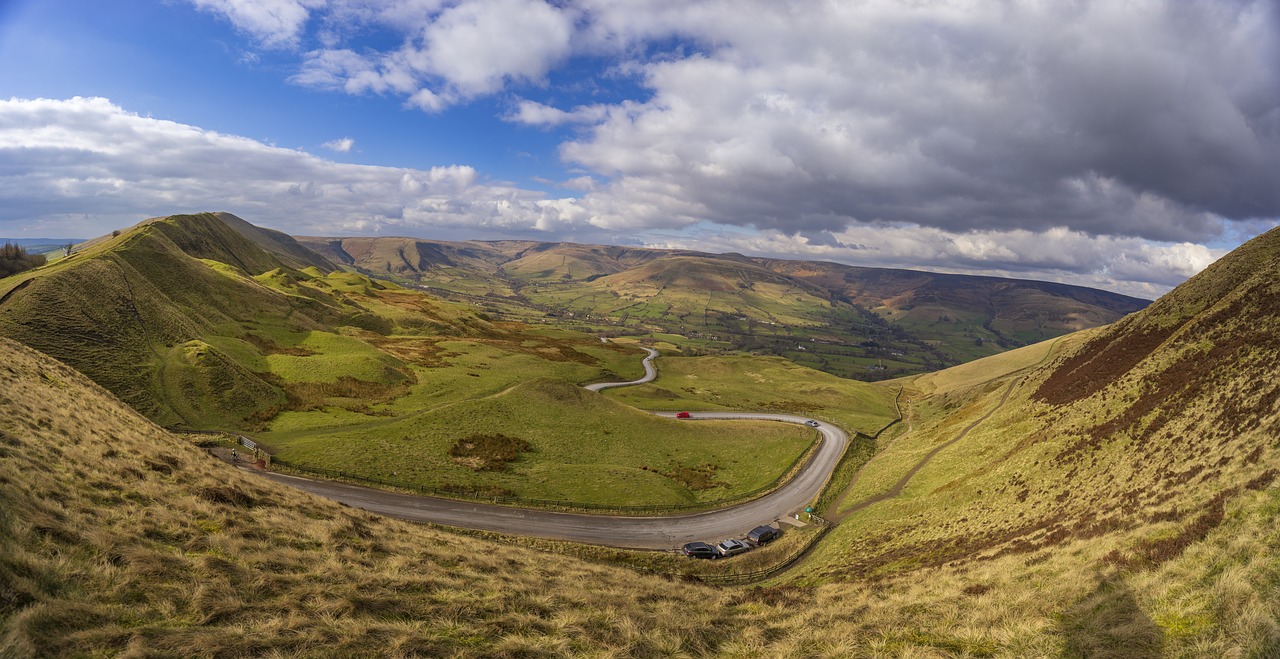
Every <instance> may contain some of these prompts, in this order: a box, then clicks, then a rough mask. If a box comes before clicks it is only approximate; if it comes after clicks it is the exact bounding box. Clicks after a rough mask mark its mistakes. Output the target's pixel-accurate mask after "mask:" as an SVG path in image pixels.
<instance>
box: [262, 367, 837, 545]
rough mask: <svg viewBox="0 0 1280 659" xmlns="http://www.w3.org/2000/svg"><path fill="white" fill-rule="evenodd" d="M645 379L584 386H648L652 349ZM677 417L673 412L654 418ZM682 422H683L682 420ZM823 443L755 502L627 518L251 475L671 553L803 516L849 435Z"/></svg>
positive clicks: (437, 513)
mask: <svg viewBox="0 0 1280 659" xmlns="http://www.w3.org/2000/svg"><path fill="white" fill-rule="evenodd" d="M645 350H646V351H647V352H648V353H649V354H648V356H647V357H645V358H644V367H645V376H644V377H642V378H640V379H639V380H633V381H631V382H603V383H597V384H592V385H587V387H586V388H587V389H590V390H591V391H600V390H602V389H608V388H611V387H619V386H626V385H633V384H642V383H645V382H652V381H653V380H654V378H656V377H657V368H656V367H655V366H654V364H653V360H654V359H655V358H656V357H657V356H658V353H657V351H656V350H652V349H649V348H645ZM653 414H656V415H658V416H662V417H668V418H672V419H674V418H675V415H676V413H675V412H653ZM689 414H690V417H691V418H690V419H688V421H689V422H696V421H699V420H711V419H734V420H759V421H779V422H783V423H797V424H805V423H807V422H808V421H809V418H808V417H803V416H796V415H792V414H771V413H764V412H758V413H757V412H690V413H689ZM681 422H682V423H684V422H685V420H682V421H681ZM817 424H818V425H817V428H816V429H817V430H818V432H820V433H821V434H822V442H821V444H820V445H819V446H818V449H817V450H816V451H815V452H813V454H812V455H811V456H810V457H809V459H808V460H807V461H806V462H805V464H804V465H803V466H802V467H801V468H800V470H799V471H798V472H797V473H796V474H795V476H794V477H792V478H791V479H789V480H788V481H787V482H786V483H784V484H782V485H781V486H779V487H778V488H777V489H775V490H773V491H772V492H770V493H768V494H766V495H764V496H761V497H759V498H757V499H753V500H751V501H747V502H744V503H740V504H737V505H734V506H729V507H726V508H718V509H715V510H707V511H702V512H697V513H690V514H682V515H666V516H655V517H630V516H626V517H624V516H614V515H587V514H581V513H566V512H557V511H550V510H537V509H529V508H514V507H510V506H498V505H492V504H485V503H478V502H473V501H458V500H453V499H440V498H436V497H428V496H421V495H414V494H402V493H399V492H388V491H385V490H378V489H374V488H369V487H362V486H359V485H351V484H348V483H340V482H336V481H325V480H315V479H311V478H304V477H301V476H294V475H291V474H279V473H274V472H264V471H257V472H256V473H258V474H259V475H261V476H262V477H264V478H268V479H270V480H273V481H276V482H278V483H283V484H286V485H289V486H292V487H295V488H297V489H300V490H304V491H307V492H310V493H312V494H318V495H320V496H323V497H325V498H328V499H332V500H334V501H338V502H341V503H344V504H347V505H349V506H353V507H355V508H361V509H364V510H368V511H370V512H374V513H378V514H381V515H387V516H389V517H397V518H400V519H406V520H410V521H415V522H430V523H434V524H444V525H447V526H456V527H461V528H468V529H477V530H482V531H496V532H499V533H510V534H516V535H526V536H533V537H538V538H549V539H554V540H569V541H573V542H582V543H588V544H596V545H606V546H611V547H622V548H633V549H673V548H676V547H679V546H680V545H683V544H685V543H687V542H693V541H698V540H701V541H704V542H714V541H718V540H721V539H724V538H727V537H735V536H741V535H742V534H744V533H746V532H747V531H749V530H751V529H752V528H754V527H756V526H760V525H762V524H770V523H774V522H776V521H778V520H779V519H781V518H783V517H787V516H790V515H791V514H792V513H794V512H796V511H798V510H801V509H802V508H803V507H804V506H805V505H806V504H808V503H809V502H810V501H812V500H813V499H814V498H816V497H817V496H818V493H819V492H821V490H822V487H823V486H824V485H825V484H826V481H827V478H828V477H829V476H830V475H831V472H832V471H833V470H834V469H835V467H836V464H837V463H838V462H839V461H840V457H841V456H842V455H844V451H845V448H846V447H847V446H848V445H849V436H848V435H847V434H846V433H845V432H844V430H842V429H840V428H839V427H837V426H834V425H832V424H829V423H825V422H817Z"/></svg>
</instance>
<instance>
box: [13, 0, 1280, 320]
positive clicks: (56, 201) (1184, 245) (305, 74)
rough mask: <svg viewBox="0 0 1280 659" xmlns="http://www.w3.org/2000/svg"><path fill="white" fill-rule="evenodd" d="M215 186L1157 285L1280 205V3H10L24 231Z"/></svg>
mask: <svg viewBox="0 0 1280 659" xmlns="http://www.w3.org/2000/svg"><path fill="white" fill-rule="evenodd" d="M201 210H226V211H230V212H233V213H236V214H237V215H240V216H241V217H244V218H245V219H247V220H250V221H252V222H255V223H258V224H261V225H265V226H270V227H274V228H277V229H281V230H284V231H287V232H290V233H294V234H306V235H355V234H361V235H375V234H380V235H409V236H422V237H431V238H442V239H463V238H478V239H496V238H528V239H539V240H574V241H578V242H602V243H610V244H627V245H650V246H671V247H687V248H695V249H703V250H708V251H737V252H743V253H749V254H760V255H772V256H784V257H792V258H815V259H824V260H834V261H841V262H846V263H853V264H859V265H875V266H895V267H910V268H922V269H930V270H939V271H949V272H968V273H982V274H997V275H1005V276H1015V277H1023V278H1035V279H1046V280H1052V281H1064V282H1067V283H1075V284H1083V285H1089V286H1096V287H1100V288H1105V289H1109V290H1114V291H1118V292H1123V293H1129V294H1134V295H1139V296H1143V297H1154V296H1156V295H1159V294H1160V293H1162V292H1164V291H1165V290H1167V289H1168V288H1169V287H1171V286H1173V285H1176V284H1177V283H1179V282H1181V281H1182V280H1183V279H1185V278H1186V277H1188V276H1190V275H1192V274H1194V273H1195V272H1197V271H1199V270H1200V269H1202V268H1203V267H1204V266H1206V265H1207V264H1208V263H1210V262H1212V261H1213V259H1215V258H1217V257H1218V256H1220V255H1222V254H1223V253H1225V252H1226V251H1228V250H1230V249H1231V248H1233V247H1235V246H1236V245H1238V244H1240V243H1241V242H1242V241H1244V240H1247V239H1248V238H1250V237H1252V236H1254V235H1256V234H1258V233H1260V232H1262V231H1265V230H1267V229H1269V228H1271V227H1273V226H1276V225H1277V224H1280V8H1277V3H1276V2H1275V1H1274V0H1261V1H1252V2H1250V1H1244V0H1241V1H1236V0H1201V1H1196V0H1167V1H1159V0H1127V1H1125V2H1118V1H1116V0H1041V1H1029V0H1028V1H1024V0H1000V1H996V0H839V1H837V0H827V1H822V0H795V1H791V2H778V1H776V0H758V1H757V0H723V1H721V0H701V1H700V0H632V1H629V2H617V1H612V0H552V1H545V0H113V1H112V2H101V1H100V0H0V236H4V237H90V236H94V235H100V234H102V233H105V232H108V231H110V230H111V229H114V228H118V227H123V226H127V225H130V224H133V223H135V222H137V221H139V220H141V219H144V218H146V217H151V216H156V215H167V214H172V213H177V212H189V211H201Z"/></svg>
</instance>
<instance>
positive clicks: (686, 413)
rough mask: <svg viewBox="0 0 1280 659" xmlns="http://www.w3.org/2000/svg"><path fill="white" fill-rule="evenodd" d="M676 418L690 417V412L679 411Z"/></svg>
mask: <svg viewBox="0 0 1280 659" xmlns="http://www.w3.org/2000/svg"><path fill="white" fill-rule="evenodd" d="M676 418H677V419H688V418H689V413H688V412H679V413H677V414H676Z"/></svg>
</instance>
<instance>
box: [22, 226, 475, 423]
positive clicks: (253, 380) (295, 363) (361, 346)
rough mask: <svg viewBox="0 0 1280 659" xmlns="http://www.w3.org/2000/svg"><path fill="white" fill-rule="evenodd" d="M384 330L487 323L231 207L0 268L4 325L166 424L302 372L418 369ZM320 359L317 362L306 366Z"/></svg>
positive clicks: (248, 405)
mask: <svg viewBox="0 0 1280 659" xmlns="http://www.w3.org/2000/svg"><path fill="white" fill-rule="evenodd" d="M299 267H303V269H299ZM392 331H397V332H402V333H431V334H446V335H455V336H457V335H471V334H476V333H485V332H490V331H491V325H490V324H489V323H488V322H486V321H483V320H480V319H479V318H477V317H475V316H474V314H472V313H471V312H469V311H465V310H462V309H458V308H455V307H453V306H451V305H448V304H445V303H438V302H432V301H430V300H428V299H427V298H426V297H425V296H422V295H421V294H417V293H409V292H407V291H400V290H398V289H397V287H395V286H394V285H390V284H383V283H378V282H374V281H372V280H369V279H368V278H366V277H364V276H361V275H354V274H349V273H345V272H341V271H338V270H336V269H335V268H334V267H333V266H332V264H329V263H327V262H326V261H324V260H323V259H322V258H320V257H319V256H318V255H315V254H314V253H311V252H310V251H309V250H307V249H306V248H304V247H302V246H301V245H299V244H297V243H296V242H295V241H293V240H292V239H291V238H289V237H288V236H286V235H284V234H280V233H278V232H272V231H268V230H264V229H259V228H257V227H253V226H252V225H249V224H248V223H246V222H244V221H243V220H240V219H239V218H235V217H234V216H230V215H226V214H208V213H206V214H200V215H176V216H172V217H167V218H156V219H153V220H148V221H146V222H143V223H141V224H139V225H138V226H136V227H134V228H132V229H130V230H128V231H126V232H123V233H121V234H120V235H118V236H115V237H109V238H105V239H102V240H100V241H97V242H96V243H95V244H93V245H92V246H90V247H88V248H86V249H83V250H82V251H80V252H77V253H76V254H74V255H73V256H72V257H71V258H68V259H64V260H61V261H58V262H56V263H54V264H52V265H50V266H47V267H45V268H41V269H37V270H34V271H29V272H27V273H23V274H21V275H17V276H15V277H10V278H8V279H5V280H0V335H3V336H8V337H11V338H14V339H17V340H19V341H22V342H24V343H26V344H28V345H31V346H33V347H35V348H37V349H39V350H41V351H44V352H46V353H48V354H50V355H53V356H56V357H57V358H58V359H61V360H63V361H65V362H66V363H68V364H70V365H71V366H73V367H75V368H77V369H79V370H81V371H83V372H84V373H86V374H88V375H89V376H90V377H92V378H94V379H95V380H96V381H97V382H98V383H100V384H102V385H103V386H105V387H107V388H108V389H110V390H111V391H113V392H115V393H116V394H117V395H119V396H120V397H121V398H122V399H124V400H125V401H126V402H128V403H129V404H130V405H132V406H134V407H135V408H136V409H138V410H140V411H142V412H143V413H145V414H147V415H148V416H149V417H150V418H152V419H154V420H156V421H157V422H160V423H162V424H165V425H174V426H186V427H246V426H249V425H253V424H255V423H258V422H260V421H261V420H262V419H266V418H270V417H271V416H272V415H274V414H275V413H276V412H278V411H280V410H281V409H286V408H290V407H297V406H298V405H301V404H304V401H301V400H299V398H300V396H302V395H303V393H304V392H301V391H298V390H297V389H298V388H297V386H296V385H297V383H300V382H303V383H305V382H324V381H333V380H334V379H337V378H342V377H350V378H352V379H353V380H355V381H360V382H366V383H368V384H369V385H370V386H374V387H381V388H383V389H386V388H388V387H390V388H394V387H397V386H400V385H402V384H403V383H405V382H406V381H410V380H412V378H413V374H412V373H411V372H410V371H409V369H408V368H407V366H406V364H405V363H404V362H403V361H402V360H400V359H399V358H397V357H395V356H393V355H391V354H390V353H386V352H383V351H381V350H379V349H377V348H376V347H373V346H371V345H370V343H369V341H368V340H366V339H368V338H369V337H378V336H382V335H385V334H389V333H391V332H392ZM362 336H363V337H364V338H361V337H362ZM324 337H329V338H327V339H326V338H324ZM324 355H327V356H328V357H329V359H324V360H322V359H310V360H308V359H307V358H308V357H317V356H324ZM319 361H326V362H327V364H328V365H327V366H326V368H325V370H324V372H320V371H316V370H315V369H308V368H300V367H301V366H305V365H307V364H310V363H313V362H319ZM335 363H338V364H340V366H338V367H333V364H335ZM291 367H292V368H291ZM291 387H292V390H291Z"/></svg>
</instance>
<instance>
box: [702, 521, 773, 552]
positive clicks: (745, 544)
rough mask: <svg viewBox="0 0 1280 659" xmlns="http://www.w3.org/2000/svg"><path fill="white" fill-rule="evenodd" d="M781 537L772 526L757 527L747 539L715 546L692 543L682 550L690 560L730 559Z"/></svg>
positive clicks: (727, 541)
mask: <svg viewBox="0 0 1280 659" xmlns="http://www.w3.org/2000/svg"><path fill="white" fill-rule="evenodd" d="M781 535H782V531H781V530H779V529H777V528H774V527H772V526H757V527H755V528H754V529H751V532H750V533H748V534H747V537H745V538H741V539H738V538H730V539H728V540H725V541H723V542H720V543H718V544H716V545H714V546H712V545H709V544H707V543H705V542H690V543H689V544H687V545H685V546H684V547H681V548H680V550H681V551H683V552H684V555H685V556H688V557H689V558H728V557H730V556H735V555H737V554H741V553H742V552H744V551H750V550H752V549H755V548H756V547H759V546H760V545H764V544H768V543H770V542H773V541H774V540H776V539H777V538H778V537H779V536H781Z"/></svg>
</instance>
